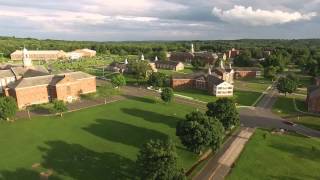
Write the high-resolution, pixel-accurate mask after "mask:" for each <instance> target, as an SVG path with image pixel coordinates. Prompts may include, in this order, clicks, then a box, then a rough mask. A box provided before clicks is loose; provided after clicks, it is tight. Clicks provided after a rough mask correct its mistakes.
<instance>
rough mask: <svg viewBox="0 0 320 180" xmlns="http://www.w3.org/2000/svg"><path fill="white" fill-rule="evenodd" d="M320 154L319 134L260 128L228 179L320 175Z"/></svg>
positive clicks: (292, 177) (314, 177) (289, 177)
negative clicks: (315, 135)
mask: <svg viewBox="0 0 320 180" xmlns="http://www.w3.org/2000/svg"><path fill="white" fill-rule="evenodd" d="M264 137H265V138H264ZM319 158H320V141H319V139H317V138H306V137H302V136H299V135H296V134H288V135H287V134H271V133H270V131H264V130H259V129H258V130H257V131H256V133H255V134H254V135H253V136H252V138H251V140H250V141H249V142H248V144H247V145H246V147H245V149H244V151H243V152H242V154H241V156H240V158H239V159H238V161H237V162H236V163H235V165H234V168H233V169H232V172H231V174H230V175H229V176H228V178H227V179H230V180H235V179H310V180H311V179H318V177H319V176H320V159H319Z"/></svg>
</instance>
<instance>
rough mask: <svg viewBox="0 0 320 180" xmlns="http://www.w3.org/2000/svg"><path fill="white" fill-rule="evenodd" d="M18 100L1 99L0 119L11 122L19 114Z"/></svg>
mask: <svg viewBox="0 0 320 180" xmlns="http://www.w3.org/2000/svg"><path fill="white" fill-rule="evenodd" d="M17 109H18V108H17V103H16V100H15V99H14V98H12V97H0V119H3V120H9V119H10V118H12V117H13V116H15V114H16V112H17Z"/></svg>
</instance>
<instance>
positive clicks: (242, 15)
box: [212, 5, 317, 26]
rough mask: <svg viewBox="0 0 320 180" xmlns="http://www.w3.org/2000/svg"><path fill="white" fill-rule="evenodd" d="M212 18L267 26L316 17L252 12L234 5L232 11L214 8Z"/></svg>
mask: <svg viewBox="0 0 320 180" xmlns="http://www.w3.org/2000/svg"><path fill="white" fill-rule="evenodd" d="M212 14H213V15H214V16H217V17H219V18H220V19H221V20H222V21H225V22H229V23H241V24H245V25H251V26H269V25H274V24H285V23H289V22H296V21H303V20H305V21H308V20H311V19H312V18H313V17H315V16H317V13H315V12H310V13H306V14H303V13H300V12H297V11H296V12H285V11H281V10H273V11H268V10H262V9H256V10H254V9H253V8H252V7H251V6H249V7H247V8H246V7H244V6H239V5H235V6H234V7H233V8H232V9H229V10H222V9H219V8H217V7H214V8H213V10H212Z"/></svg>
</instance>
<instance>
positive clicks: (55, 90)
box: [0, 49, 96, 109]
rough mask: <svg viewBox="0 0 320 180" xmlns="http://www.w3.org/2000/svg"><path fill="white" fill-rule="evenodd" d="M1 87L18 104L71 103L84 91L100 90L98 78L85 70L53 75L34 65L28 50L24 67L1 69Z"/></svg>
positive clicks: (24, 58) (24, 53)
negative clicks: (56, 100) (54, 101)
mask: <svg viewBox="0 0 320 180" xmlns="http://www.w3.org/2000/svg"><path fill="white" fill-rule="evenodd" d="M0 82H1V90H2V93H3V94H4V95H5V96H11V97H14V98H15V99H16V101H17V104H18V107H19V108H20V109H21V108H24V107H26V106H29V105H33V104H41V103H48V102H50V101H52V100H54V99H58V100H63V101H66V102H71V101H73V100H75V99H78V98H79V96H80V95H81V94H86V93H93V92H95V91H96V78H95V76H92V75H90V74H87V73H84V72H68V73H62V74H49V72H48V71H47V70H46V69H45V68H44V67H43V66H33V65H32V61H31V58H30V56H29V54H28V51H27V50H26V49H24V50H23V65H22V66H6V67H4V68H3V69H2V70H0Z"/></svg>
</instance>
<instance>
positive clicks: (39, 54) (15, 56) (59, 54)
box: [10, 50, 67, 61]
mask: <svg viewBox="0 0 320 180" xmlns="http://www.w3.org/2000/svg"><path fill="white" fill-rule="evenodd" d="M28 53H29V57H30V58H31V59H32V60H42V61H48V60H58V59H65V58H66V57H67V54H66V53H65V52H64V51H62V50H61V51H59V50H45V51H42V50H38V51H28ZM10 57H11V60H13V61H22V59H23V51H21V50H16V51H15V52H13V53H11V55H10Z"/></svg>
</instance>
